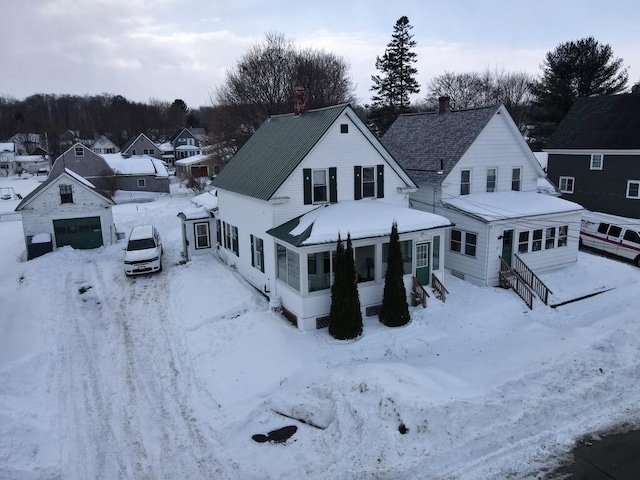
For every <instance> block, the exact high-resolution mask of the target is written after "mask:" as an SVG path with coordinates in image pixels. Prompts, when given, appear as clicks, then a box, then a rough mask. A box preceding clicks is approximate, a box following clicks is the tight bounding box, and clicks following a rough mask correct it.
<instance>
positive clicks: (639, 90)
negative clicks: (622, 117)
mask: <svg viewBox="0 0 640 480" xmlns="http://www.w3.org/2000/svg"><path fill="white" fill-rule="evenodd" d="M631 93H640V82H638V83H636V84H635V85H634V86H633V87H631Z"/></svg>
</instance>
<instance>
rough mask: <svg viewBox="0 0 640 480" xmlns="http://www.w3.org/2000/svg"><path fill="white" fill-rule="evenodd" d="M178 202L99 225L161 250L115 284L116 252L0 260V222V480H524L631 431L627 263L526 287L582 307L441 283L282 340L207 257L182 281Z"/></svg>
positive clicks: (10, 227) (277, 326)
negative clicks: (332, 332)
mask: <svg viewBox="0 0 640 480" xmlns="http://www.w3.org/2000/svg"><path fill="white" fill-rule="evenodd" d="M1 180H2V179H0V181H1ZM8 181H9V180H5V183H2V182H0V183H1V186H6V182H8ZM21 182H22V181H20V180H13V184H12V185H13V186H15V188H16V191H19V187H20V183H21ZM32 185H33V188H35V185H37V182H35V181H33V182H32ZM20 191H21V193H24V194H26V193H28V191H27V192H24V191H22V190H20ZM7 203H8V202H7ZM0 205H2V204H0ZM190 205H192V204H191V202H190V198H188V197H173V198H170V197H168V196H160V197H158V198H157V200H156V201H155V202H152V203H140V204H122V205H116V206H115V207H113V214H114V219H115V221H116V223H117V224H118V225H119V226H120V227H122V228H123V229H124V230H127V231H128V230H129V229H130V228H131V227H133V226H134V225H138V224H142V223H152V224H154V225H155V226H156V227H157V228H158V230H159V232H160V234H161V236H162V238H163V245H164V247H165V254H164V258H163V266H164V270H163V272H162V273H160V274H156V275H149V276H141V277H137V278H132V279H129V278H125V276H124V273H123V264H122V258H123V251H122V246H123V245H124V244H123V242H120V243H119V244H116V245H112V246H109V247H102V248H99V249H96V250H85V251H80V250H77V251H74V250H73V249H71V248H69V247H65V248H62V249H59V250H57V251H55V252H53V253H49V254H46V255H44V256H42V257H39V258H37V259H35V260H32V261H29V262H21V261H19V257H20V256H21V254H22V252H23V251H24V240H23V237H22V227H21V225H20V222H19V221H10V222H2V223H0V233H1V234H2V237H3V250H2V254H0V272H2V274H1V276H0V305H1V306H2V310H1V313H0V478H3V479H4V478H11V479H53V478H65V479H86V478H190V479H199V478H202V479H205V478H207V479H210V478H221V479H236V478H242V479H258V478H260V479H278V478H311V479H321V478H322V479H324V478H332V479H345V480H346V479H356V478H358V479H360V478H393V479H400V480H402V479H407V480H408V479H415V478H452V479H454V478H455V479H478V478H482V479H504V478H524V477H527V476H528V475H529V476H532V477H535V472H539V471H540V469H542V468H550V467H553V466H554V464H556V463H557V462H558V461H560V459H561V458H562V455H563V454H564V453H565V452H566V450H567V449H569V448H570V447H571V446H572V444H573V442H574V441H575V440H576V439H577V438H578V437H580V436H581V435H583V434H585V433H588V432H591V431H594V430H599V429H602V428H606V427H610V426H613V425H616V424H621V423H625V422H627V423H628V424H630V425H638V423H639V417H638V409H637V398H638V396H639V395H640V350H639V349H638V345H637V338H638V337H639V336H640V321H639V320H638V315H637V312H638V309H639V308H640V296H638V295H637V291H638V288H639V287H640V270H639V269H636V268H635V267H633V266H632V265H630V264H626V263H621V262H617V261H614V260H610V259H607V258H603V257H597V256H592V255H589V254H587V253H583V252H580V254H579V257H578V263H577V264H576V265H574V266H572V267H569V268H567V269H564V270H559V271H556V272H551V273H547V274H544V275H542V276H541V277H542V280H543V281H544V282H545V283H546V284H547V285H548V286H549V288H550V289H551V290H552V291H553V292H554V298H553V302H555V303H561V302H565V301H567V300H571V299H574V298H577V297H579V296H583V295H585V294H586V293H590V292H602V293H599V294H598V295H595V296H592V297H590V298H587V299H584V300H581V301H576V302H572V303H566V304H565V305H564V306H561V307H558V308H550V307H547V306H545V305H543V304H542V303H541V302H539V301H537V302H536V304H535V305H534V308H533V310H529V309H528V308H527V307H526V306H525V305H524V303H523V302H522V301H521V300H520V299H519V298H518V297H517V295H516V294H515V293H514V292H512V291H510V290H503V289H500V288H487V287H478V286H474V285H471V284H469V283H466V282H464V281H461V280H459V279H457V278H455V277H453V276H450V275H449V276H446V277H445V279H444V281H445V284H446V286H447V289H448V290H449V292H450V294H449V295H448V296H447V302H446V303H442V302H441V301H439V300H437V299H435V298H434V297H433V296H432V297H431V298H430V299H429V305H428V308H426V309H423V308H422V307H416V308H411V309H410V312H411V316H412V321H411V323H410V324H409V325H408V326H406V327H403V328H398V329H389V328H387V327H384V326H383V325H381V324H380V323H379V322H378V320H377V319H376V318H375V317H366V318H365V321H364V334H363V336H362V337H361V338H359V339H358V340H356V341H352V342H340V341H336V340H333V339H332V338H331V337H330V336H329V335H328V333H327V332H326V330H323V331H318V332H314V333H308V334H304V333H301V332H299V331H298V330H296V329H295V328H294V327H292V326H291V325H290V324H289V323H288V322H287V321H286V320H284V319H283V318H282V317H281V316H279V315H277V314H275V313H273V312H271V311H270V309H269V305H268V301H267V300H266V299H265V298H264V297H262V296H261V295H260V294H259V293H258V292H256V291H255V290H254V289H253V288H251V287H249V286H248V285H247V284H246V283H245V282H243V281H242V280H241V279H240V278H239V276H238V274H237V273H236V272H235V271H233V270H231V269H229V268H227V267H226V266H224V265H223V264H222V263H221V262H219V261H218V260H217V259H216V257H215V256H214V255H211V256H206V255H205V256H199V257H196V258H194V259H193V260H191V261H189V262H187V263H183V262H182V261H181V260H182V258H181V257H180V250H181V246H182V239H181V232H180V221H179V219H178V218H177V217H176V214H177V213H178V212H180V211H183V210H184V209H185V208H189V207H190ZM385 228H386V229H388V226H387V225H385ZM288 426H295V427H297V431H296V432H295V433H294V434H293V436H291V438H289V439H288V440H286V441H285V442H284V443H271V442H265V443H257V442H255V441H254V440H252V437H253V436H254V435H266V434H268V433H269V432H273V431H274V430H277V429H279V428H282V427H288Z"/></svg>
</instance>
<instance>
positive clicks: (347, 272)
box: [329, 235, 362, 340]
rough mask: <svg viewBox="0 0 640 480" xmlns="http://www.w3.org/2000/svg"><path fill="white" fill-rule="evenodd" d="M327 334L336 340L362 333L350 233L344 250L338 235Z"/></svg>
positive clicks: (349, 338)
mask: <svg viewBox="0 0 640 480" xmlns="http://www.w3.org/2000/svg"><path fill="white" fill-rule="evenodd" d="M329 334H330V335H331V336H332V337H334V338H336V339H338V340H351V339H353V338H357V337H359V336H360V335H362V312H361V311H360V297H359V295H358V283H357V277H356V265H355V261H354V258H353V247H352V245H351V235H347V248H346V250H345V249H344V248H343V246H342V241H341V239H340V237H339V236H338V244H337V246H336V260H335V262H334V281H333V285H332V286H331V310H330V313H329Z"/></svg>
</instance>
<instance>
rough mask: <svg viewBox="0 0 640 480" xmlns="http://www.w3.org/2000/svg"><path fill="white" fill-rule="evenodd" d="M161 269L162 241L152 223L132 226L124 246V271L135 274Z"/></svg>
mask: <svg viewBox="0 0 640 480" xmlns="http://www.w3.org/2000/svg"><path fill="white" fill-rule="evenodd" d="M161 271H162V241H161V240H160V234H159V233H158V231H157V230H156V227H154V226H153V225H143V226H140V227H133V229H132V230H131V233H130V234H129V240H128V241H127V248H125V254H124V273H125V274H126V275H137V274H140V273H149V272H161Z"/></svg>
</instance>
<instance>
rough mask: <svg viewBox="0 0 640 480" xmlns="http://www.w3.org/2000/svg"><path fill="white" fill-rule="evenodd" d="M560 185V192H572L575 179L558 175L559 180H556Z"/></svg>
mask: <svg viewBox="0 0 640 480" xmlns="http://www.w3.org/2000/svg"><path fill="white" fill-rule="evenodd" d="M558 183H559V184H560V185H558V187H560V192H561V193H573V188H574V184H575V179H574V178H573V177H560V181H559V182H558Z"/></svg>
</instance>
